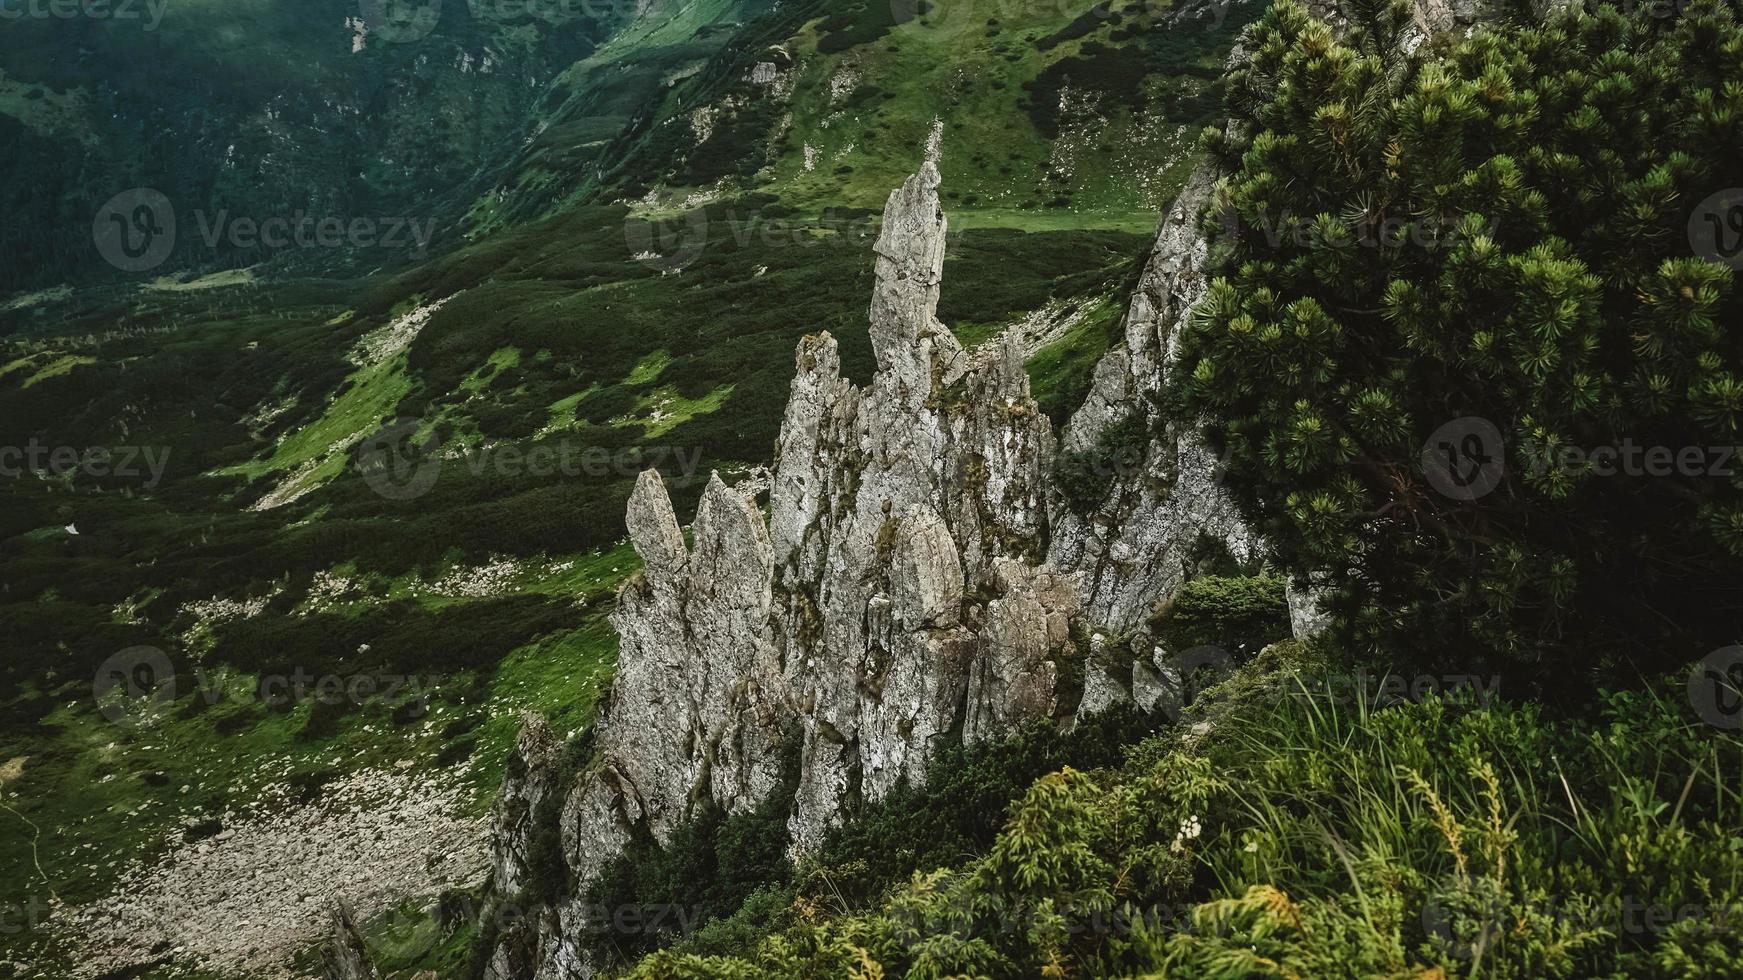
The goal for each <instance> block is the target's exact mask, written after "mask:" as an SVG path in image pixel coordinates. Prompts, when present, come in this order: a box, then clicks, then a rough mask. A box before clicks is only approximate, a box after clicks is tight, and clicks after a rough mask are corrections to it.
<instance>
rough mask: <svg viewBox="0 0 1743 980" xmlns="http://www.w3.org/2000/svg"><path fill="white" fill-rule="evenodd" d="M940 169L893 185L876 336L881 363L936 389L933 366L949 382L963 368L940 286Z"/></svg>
mask: <svg viewBox="0 0 1743 980" xmlns="http://www.w3.org/2000/svg"><path fill="white" fill-rule="evenodd" d="M938 184H939V177H938V168H937V166H936V165H934V164H933V163H932V161H930V160H928V161H927V162H926V163H924V164H922V165H921V167H920V172H919V173H916V174H914V175H913V176H912V177H909V178H908V179H907V180H906V181H904V182H903V183H902V186H901V187H899V188H897V189H896V190H894V191H891V192H890V199H889V201H888V203H886V204H885V205H884V223H883V229H882V231H881V232H880V233H879V234H878V240H877V244H876V245H875V246H873V251H875V252H876V253H877V268H876V273H877V284H876V286H874V287H873V290H872V302H871V341H872V352H873V353H874V354H875V355H876V356H877V362H878V370H879V371H881V372H884V373H887V374H893V375H894V376H895V380H896V381H898V382H899V383H901V384H902V385H905V386H906V388H907V390H908V391H911V392H918V393H919V394H920V395H921V396H922V397H924V396H925V395H927V394H930V393H931V390H932V377H933V370H934V367H935V366H936V368H937V369H938V370H939V371H940V373H941V374H942V375H943V380H944V381H945V383H949V382H950V381H954V380H955V379H956V377H958V376H960V374H961V373H962V345H961V344H960V343H958V342H957V340H956V337H955V336H953V335H952V334H951V333H950V331H949V330H947V329H945V328H944V326H943V325H942V324H940V323H939V322H938V286H939V283H940V282H941V281H942V280H943V278H944V245H945V233H946V231H947V230H948V228H949V221H948V219H946V218H945V217H944V212H943V210H942V209H941V208H940V207H939V205H938Z"/></svg>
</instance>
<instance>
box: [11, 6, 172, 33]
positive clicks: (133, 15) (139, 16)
mask: <svg viewBox="0 0 1743 980" xmlns="http://www.w3.org/2000/svg"><path fill="white" fill-rule="evenodd" d="M168 9H169V0H0V20H78V19H81V18H82V19H85V20H109V21H126V22H129V23H135V22H138V21H144V22H145V27H144V29H145V30H147V31H155V30H157V25H159V24H161V23H163V15H164V11H166V10H168Z"/></svg>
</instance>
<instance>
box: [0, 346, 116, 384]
mask: <svg viewBox="0 0 1743 980" xmlns="http://www.w3.org/2000/svg"><path fill="white" fill-rule="evenodd" d="M95 363H97V359H96V358H94V357H84V356H81V355H76V354H66V355H63V356H61V357H57V358H55V359H54V360H52V361H50V362H48V363H47V364H45V365H43V366H42V367H40V368H38V369H37V371H36V373H35V374H32V375H31V376H30V377H28V378H25V379H24V384H22V385H20V386H19V387H21V388H32V387H34V386H36V385H39V384H41V383H43V382H44V381H48V380H50V379H52V378H62V377H65V376H67V375H69V374H71V373H73V372H74V371H76V370H78V369H79V368H81V367H83V366H85V365H87V364H95ZM16 364H17V362H13V364H9V365H7V369H6V370H7V371H10V370H11V369H12V368H13V367H14V366H15V365H16ZM5 373H6V371H0V376H3V375H4V374H5Z"/></svg>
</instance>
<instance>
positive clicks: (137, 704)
mask: <svg viewBox="0 0 1743 980" xmlns="http://www.w3.org/2000/svg"><path fill="white" fill-rule="evenodd" d="M91 693H92V695H93V696H94V697H95V698H96V700H97V710H98V711H99V712H101V713H102V715H103V717H104V718H106V719H108V720H109V721H110V722H113V723H114V724H117V725H121V726H122V727H125V728H138V727H143V726H145V725H150V724H152V723H154V722H156V721H157V720H158V719H160V718H162V717H163V715H164V712H166V711H167V710H168V708H169V705H170V703H171V702H173V701H175V699H176V671H175V665H174V664H172V663H170V659H169V655H168V654H166V653H164V652H163V651H162V650H159V649H158V648H156V647H148V646H137V647H128V648H127V649H125V650H122V651H121V652H120V653H117V654H115V655H114V656H113V657H110V658H109V659H108V660H105V661H103V663H102V665H101V666H99V667H98V668H97V676H96V679H95V681H94V682H93V684H92V686H91Z"/></svg>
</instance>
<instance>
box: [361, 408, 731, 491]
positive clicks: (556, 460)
mask: <svg viewBox="0 0 1743 980" xmlns="http://www.w3.org/2000/svg"><path fill="white" fill-rule="evenodd" d="M423 428H424V424H423V423H422V422H421V421H419V420H418V419H396V420H395V421H393V422H390V423H388V424H387V425H385V426H383V427H382V428H381V429H380V430H378V431H377V432H375V433H374V434H373V435H371V436H370V437H369V438H367V439H365V440H364V441H363V443H362V444H361V445H360V446H359V447H358V451H357V467H358V471H359V472H360V473H362V475H363V480H364V482H365V483H367V484H368V485H369V487H370V489H372V490H374V491H375V492H376V493H378V494H380V495H381V496H383V497H385V498H387V499H389V500H415V499H417V498H419V497H422V496H423V495H424V494H426V493H429V492H430V491H431V490H432V489H434V488H435V486H436V481H437V480H438V479H440V478H441V475H442V473H443V472H444V470H445V468H447V467H450V466H452V467H455V468H456V471H457V472H461V471H463V472H466V473H469V474H471V475H472V476H474V477H479V476H484V475H485V474H493V475H495V476H507V477H534V478H550V477H556V476H565V477H581V476H587V477H593V478H601V477H608V476H623V477H632V476H636V475H637V474H639V473H641V471H642V470H646V469H673V470H675V471H676V472H677V473H679V474H681V475H683V476H692V475H694V474H695V473H696V471H697V469H698V467H700V465H701V462H702V456H703V450H702V449H701V448H700V447H689V448H685V447H672V446H634V447H629V448H623V449H606V448H604V447H602V446H591V445H586V444H584V443H579V442H572V441H569V440H558V441H556V442H548V443H539V444H537V445H533V446H529V447H526V448H524V449H523V448H521V447H519V446H513V445H504V446H491V447H477V448H468V447H462V446H455V447H451V448H449V449H446V450H444V449H443V448H442V447H441V446H440V445H439V443H438V441H437V440H435V439H434V437H432V438H431V439H430V440H429V441H427V442H419V441H418V440H417V436H418V433H419V432H421V431H422V430H423Z"/></svg>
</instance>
